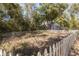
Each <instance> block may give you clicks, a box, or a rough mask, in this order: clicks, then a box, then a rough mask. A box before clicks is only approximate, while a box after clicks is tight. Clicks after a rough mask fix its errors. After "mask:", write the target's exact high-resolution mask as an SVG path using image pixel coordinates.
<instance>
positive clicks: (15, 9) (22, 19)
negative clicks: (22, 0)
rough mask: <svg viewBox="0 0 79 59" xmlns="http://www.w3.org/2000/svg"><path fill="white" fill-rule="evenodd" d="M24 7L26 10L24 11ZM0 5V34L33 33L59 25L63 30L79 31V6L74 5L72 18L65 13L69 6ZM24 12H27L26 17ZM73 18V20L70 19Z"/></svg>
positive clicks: (43, 4)
mask: <svg viewBox="0 0 79 59" xmlns="http://www.w3.org/2000/svg"><path fill="white" fill-rule="evenodd" d="M21 5H24V10H23V9H22V7H23V6H21ZM21 5H20V4H16V3H11V4H10V3H5V4H0V33H5V32H14V31H32V30H47V29H51V25H50V26H47V24H55V23H57V24H58V25H59V26H60V27H61V28H62V29H67V30H68V29H79V20H78V18H77V16H75V15H76V14H78V13H79V12H78V11H79V4H72V5H71V7H70V9H69V11H70V17H66V16H67V14H66V13H64V12H65V10H66V9H67V8H68V7H69V4H62V3H61V4H59V3H57V4H55V3H54V4H53V3H39V5H38V6H37V4H30V3H28V4H21ZM24 11H25V12H26V13H25V15H23V14H24ZM70 18H71V19H70Z"/></svg>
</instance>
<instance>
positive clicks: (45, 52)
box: [44, 48, 48, 56]
mask: <svg viewBox="0 0 79 59" xmlns="http://www.w3.org/2000/svg"><path fill="white" fill-rule="evenodd" d="M44 56H48V52H47V48H45V50H44Z"/></svg>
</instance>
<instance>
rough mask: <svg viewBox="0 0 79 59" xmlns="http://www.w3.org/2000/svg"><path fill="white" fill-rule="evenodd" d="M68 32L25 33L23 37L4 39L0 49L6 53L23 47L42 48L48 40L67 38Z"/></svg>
mask: <svg viewBox="0 0 79 59" xmlns="http://www.w3.org/2000/svg"><path fill="white" fill-rule="evenodd" d="M67 35H68V32H67V31H63V32H55V31H49V30H48V31H41V32H39V31H38V32H31V33H26V34H25V35H23V36H20V37H17V36H16V37H14V36H11V37H9V38H4V40H3V41H2V43H1V45H0V48H3V49H5V50H6V51H7V52H9V51H12V50H13V48H16V49H18V48H22V47H23V46H24V47H25V46H26V47H31V48H32V47H33V48H34V47H37V48H41V47H44V46H45V45H46V44H47V42H49V38H52V40H53V39H55V38H57V37H59V36H62V37H64V36H67Z"/></svg>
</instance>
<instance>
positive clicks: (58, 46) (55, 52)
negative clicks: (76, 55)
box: [0, 32, 77, 56]
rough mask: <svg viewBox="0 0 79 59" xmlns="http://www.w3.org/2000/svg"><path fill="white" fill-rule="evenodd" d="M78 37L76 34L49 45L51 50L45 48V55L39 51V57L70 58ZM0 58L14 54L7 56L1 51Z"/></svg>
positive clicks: (10, 54)
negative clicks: (72, 47) (70, 52)
mask: <svg viewBox="0 0 79 59" xmlns="http://www.w3.org/2000/svg"><path fill="white" fill-rule="evenodd" d="M76 37H77V33H76V32H74V33H72V34H70V35H69V36H68V37H66V38H63V39H62V40H61V41H59V42H56V43H52V45H49V48H48V49H47V48H45V49H44V51H43V53H41V51H38V53H37V56H68V54H69V51H70V48H71V46H72V44H73V43H74V41H75V40H76ZM0 56H12V53H11V52H10V53H9V54H8V55H7V53H6V51H5V50H3V49H0ZM16 56H19V54H16ZM32 56H34V55H32Z"/></svg>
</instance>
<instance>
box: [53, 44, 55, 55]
mask: <svg viewBox="0 0 79 59" xmlns="http://www.w3.org/2000/svg"><path fill="white" fill-rule="evenodd" d="M53 56H55V44H53Z"/></svg>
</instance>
